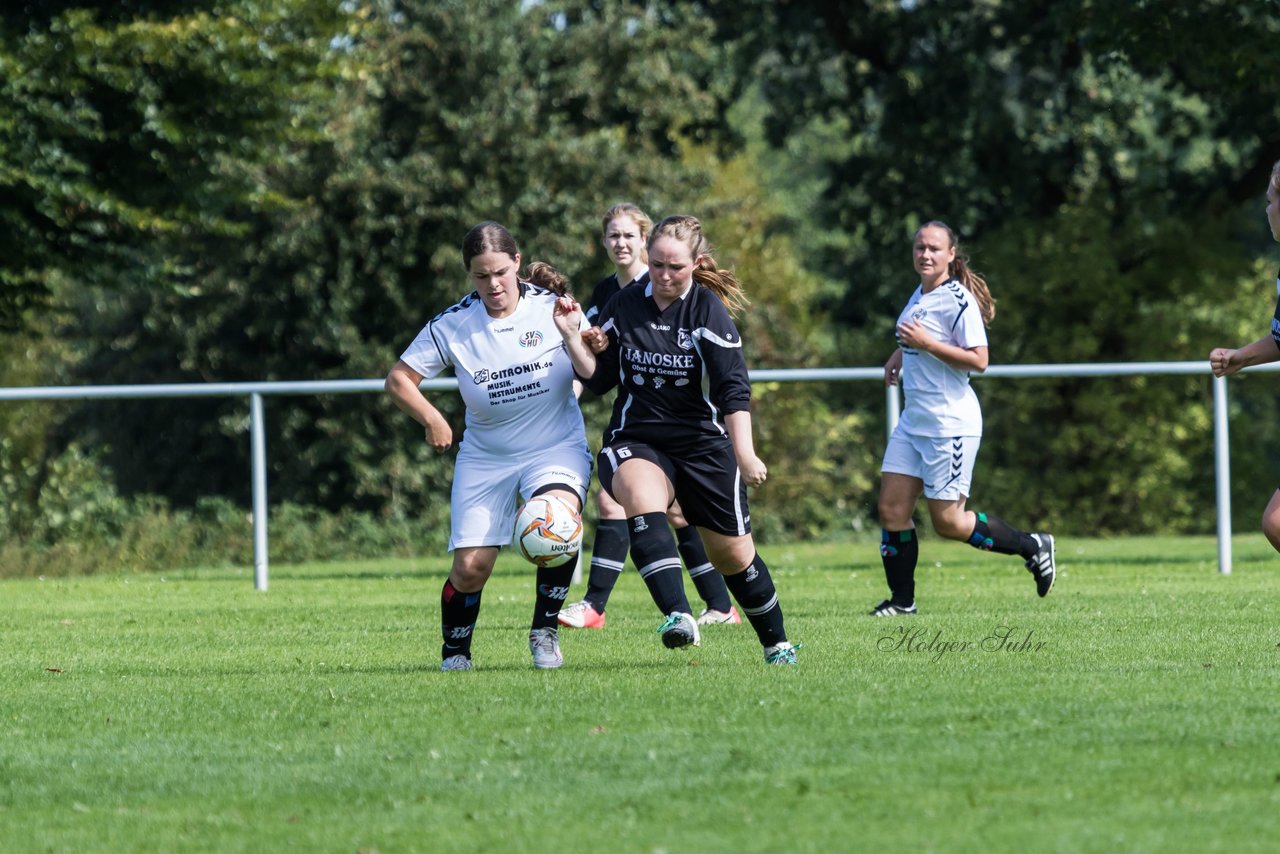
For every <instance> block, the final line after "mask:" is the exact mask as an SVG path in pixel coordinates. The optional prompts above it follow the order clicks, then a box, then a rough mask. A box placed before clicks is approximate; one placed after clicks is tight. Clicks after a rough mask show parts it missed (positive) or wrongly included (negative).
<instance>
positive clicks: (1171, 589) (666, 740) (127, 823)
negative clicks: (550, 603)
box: [0, 537, 1280, 852]
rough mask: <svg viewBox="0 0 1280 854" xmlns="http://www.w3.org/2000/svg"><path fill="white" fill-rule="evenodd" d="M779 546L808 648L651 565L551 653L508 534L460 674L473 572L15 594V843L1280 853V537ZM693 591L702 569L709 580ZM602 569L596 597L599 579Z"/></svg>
mask: <svg viewBox="0 0 1280 854" xmlns="http://www.w3.org/2000/svg"><path fill="white" fill-rule="evenodd" d="M921 551H922V567H921V571H920V572H919V573H918V579H917V593H918V597H919V598H918V603H919V605H920V610H921V613H920V614H919V615H918V616H917V617H914V618H900V619H892V620H877V619H873V618H871V617H868V616H865V615H864V614H865V611H866V610H867V609H868V608H870V606H872V605H874V604H875V603H876V602H877V601H879V600H880V599H881V598H882V593H883V590H882V588H883V577H882V573H881V570H880V566H879V556H878V553H877V551H876V546H875V544H874V543H871V542H866V543H862V544H857V545H845V546H831V545H824V546H775V547H771V548H768V549H766V550H765V556H766V559H768V560H769V562H770V564H771V566H772V567H773V570H774V575H775V578H776V580H777V582H778V587H779V590H780V593H781V596H782V603H783V607H784V609H785V611H786V614H787V621H788V628H789V630H790V634H791V636H792V640H794V641H800V642H803V644H804V648H803V650H802V651H801V665H800V667H798V668H781V667H766V666H765V665H764V664H763V661H762V660H761V656H760V649H759V646H758V645H757V643H756V641H755V638H754V635H753V633H752V632H751V630H750V628H749V627H747V626H742V627H727V626H717V627H711V628H709V629H708V630H707V631H706V632H705V633H704V639H703V646H702V647H701V648H700V649H697V650H694V651H693V652H692V654H689V653H688V652H687V651H678V652H670V651H667V650H665V649H663V648H662V646H661V644H660V643H659V641H658V638H657V635H656V634H654V629H655V627H656V626H657V624H658V623H659V622H660V619H659V616H658V615H657V613H656V610H655V609H654V607H653V605H652V603H651V602H650V601H649V599H648V596H647V594H646V593H645V592H644V589H643V585H642V584H641V582H640V579H639V578H638V576H636V574H635V573H634V572H633V571H629V572H628V574H627V575H625V576H624V577H623V579H622V581H621V583H620V584H619V587H618V591H617V593H616V594H615V596H614V600H613V601H612V602H611V603H610V609H609V626H608V629H606V630H605V631H602V632H594V631H593V632H577V633H574V632H571V631H569V630H565V632H564V633H563V642H562V644H563V648H564V654H565V660H566V663H565V667H564V668H563V669H562V670H560V671H552V672H539V671H535V670H533V669H532V666H531V665H530V660H529V653H528V648H527V646H526V643H525V633H526V630H527V625H528V617H529V612H530V611H531V609H532V606H533V594H532V572H531V570H529V569H526V568H525V567H524V566H522V565H520V564H518V563H516V562H515V561H514V560H511V559H509V558H506V557H504V560H503V563H501V564H500V566H499V570H498V572H497V573H496V574H495V578H494V580H493V581H492V582H491V583H490V586H489V588H488V589H487V590H486V592H485V599H484V608H483V610H482V612H481V617H480V625H479V627H478V630H477V636H476V640H475V647H474V655H475V663H476V668H477V669H476V670H475V671H474V672H472V673H451V674H442V673H440V672H438V669H437V668H438V661H439V643H440V641H439V618H438V601H439V591H440V586H441V583H442V581H443V574H444V571H445V568H446V564H445V562H444V561H443V560H419V561H417V562H413V563H411V562H408V561H398V562H393V561H382V562H366V563H344V564H324V565H311V566H276V567H273V569H272V576H271V589H270V591H269V592H266V593H259V592H257V591H255V590H254V589H253V585H252V577H251V573H250V572H249V571H248V570H242V571H228V570H200V571H184V572H176V573H166V574H163V575H161V574H155V575H141V574H138V575H121V576H112V577H87V578H70V579H48V580H43V581H38V580H25V579H24V580H8V581H0V849H3V850H4V851H18V852H26V851H67V852H71V851H74V852H82V851H187V850H202V851H220V852H221V851H255V852H258V851H278V850H284V849H293V850H299V851H339V852H342V851H346V852H355V851H373V850H377V851H380V852H401V851H557V852H559V851H566V852H575V851H584V852H585V851H600V850H618V851H678V850H689V851H729V850H735V851H758V850H770V851H846V850H876V849H880V850H936V851H947V852H950V851H991V850H998V851H1014V850H1062V851H1082V850H1084V851H1117V850H1123V851H1192V850H1222V851H1233V852H1235V851H1241V850H1245V851H1249V850H1259V851H1261V850H1275V847H1276V846H1277V845H1280V714H1278V710H1280V604H1278V599H1280V597H1278V596H1277V591H1280V578H1278V577H1277V576H1278V574H1280V557H1277V556H1276V555H1275V554H1274V553H1272V552H1271V551H1270V549H1269V548H1268V547H1267V546H1266V545H1265V543H1263V542H1262V540H1261V538H1260V537H1241V538H1238V539H1237V541H1236V544H1235V551H1236V554H1235V572H1234V573H1233V574H1232V575H1231V576H1229V577H1223V576H1220V575H1219V574H1218V573H1217V571H1216V553H1215V546H1214V542H1213V540H1212V539H1210V538H1200V539H1150V538H1149V539H1136V540H1114V541H1095V540H1090V541H1081V542H1072V541H1070V540H1065V541H1062V542H1060V543H1059V551H1058V558H1059V572H1060V576H1059V581H1058V586H1057V588H1056V589H1055V590H1054V592H1053V593H1051V594H1050V596H1049V597H1048V598H1046V599H1043V600H1041V599H1037V598H1036V596H1035V590H1034V584H1033V582H1032V580H1031V577H1030V576H1029V575H1028V574H1027V573H1026V572H1025V571H1024V570H1023V569H1022V566H1021V562H1020V561H1018V560H1016V559H1013V558H1002V557H999V556H994V555H987V554H982V553H979V552H976V551H973V550H972V549H969V548H967V547H964V546H958V545H952V544H943V543H940V542H938V541H937V540H936V539H926V540H925V541H924V542H922V544H921ZM687 586H688V587H689V589H690V591H692V586H691V585H687ZM578 592H579V591H578V590H577V589H575V591H574V593H575V594H576V593H578Z"/></svg>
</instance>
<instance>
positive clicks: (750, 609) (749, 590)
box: [724, 554, 787, 647]
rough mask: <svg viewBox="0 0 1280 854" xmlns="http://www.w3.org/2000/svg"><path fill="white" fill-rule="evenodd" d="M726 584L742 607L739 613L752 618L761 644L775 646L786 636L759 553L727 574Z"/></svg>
mask: <svg viewBox="0 0 1280 854" xmlns="http://www.w3.org/2000/svg"><path fill="white" fill-rule="evenodd" d="M724 581H725V584H727V585H728V587H729V590H730V591H731V592H732V593H733V598H735V599H737V600H738V604H739V605H741V606H742V614H743V616H745V617H746V618H747V619H748V620H750V621H751V627H752V628H753V629H755V630H756V636H757V637H758V638H760V643H761V645H762V646H766V647H769V646H777V645H778V644H780V643H782V642H783V641H785V640H786V639H787V632H786V629H785V628H783V625H782V606H781V605H779V604H778V591H777V590H776V589H775V588H774V586H773V579H772V578H770V577H769V567H767V566H765V564H764V560H763V559H761V557H760V555H758V554H757V555H756V556H755V557H754V558H753V559H752V561H751V564H750V565H749V566H748V567H747V568H746V569H744V570H743V571H742V572H739V573H737V574H736V575H726V576H725V577H724Z"/></svg>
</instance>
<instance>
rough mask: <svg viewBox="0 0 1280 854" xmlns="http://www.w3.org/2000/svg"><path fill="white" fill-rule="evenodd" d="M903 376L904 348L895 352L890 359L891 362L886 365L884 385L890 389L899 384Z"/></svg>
mask: <svg viewBox="0 0 1280 854" xmlns="http://www.w3.org/2000/svg"><path fill="white" fill-rule="evenodd" d="M901 376H902V348H901V347H899V348H898V349H896V350H894V351H893V355H892V356H890V357H889V361H887V362H885V363H884V384H885V387H886V388H888V387H889V386H891V385H897V384H898V378H899V377H901Z"/></svg>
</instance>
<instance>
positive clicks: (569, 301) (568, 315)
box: [551, 296, 582, 340]
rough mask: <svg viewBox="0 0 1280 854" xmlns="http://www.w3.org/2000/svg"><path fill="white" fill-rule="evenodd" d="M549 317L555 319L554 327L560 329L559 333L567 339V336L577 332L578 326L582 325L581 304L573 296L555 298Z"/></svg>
mask: <svg viewBox="0 0 1280 854" xmlns="http://www.w3.org/2000/svg"><path fill="white" fill-rule="evenodd" d="M551 317H552V319H553V320H554V321H555V324H556V329H558V330H560V335H561V336H562V337H563V338H565V340H568V338H569V336H571V335H575V334H577V332H578V327H580V326H581V325H582V306H581V305H579V304H578V301H577V300H576V299H574V298H573V297H570V296H563V297H559V298H557V299H556V305H555V308H554V309H553V310H552V312H551Z"/></svg>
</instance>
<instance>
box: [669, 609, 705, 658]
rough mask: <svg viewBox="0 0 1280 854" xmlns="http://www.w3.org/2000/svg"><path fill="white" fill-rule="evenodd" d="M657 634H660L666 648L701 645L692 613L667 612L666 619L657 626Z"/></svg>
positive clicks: (700, 638)
mask: <svg viewBox="0 0 1280 854" xmlns="http://www.w3.org/2000/svg"><path fill="white" fill-rule="evenodd" d="M658 634H660V635H662V645H663V646H665V647H666V648H667V649H681V648H683V647H686V646H701V645H702V637H701V635H699V634H698V624H697V623H696V622H694V619H693V615H692V614H684V613H681V612H680V611H674V612H672V613H670V614H668V615H667V619H666V621H665V622H664V623H663V624H662V625H660V626H658Z"/></svg>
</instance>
